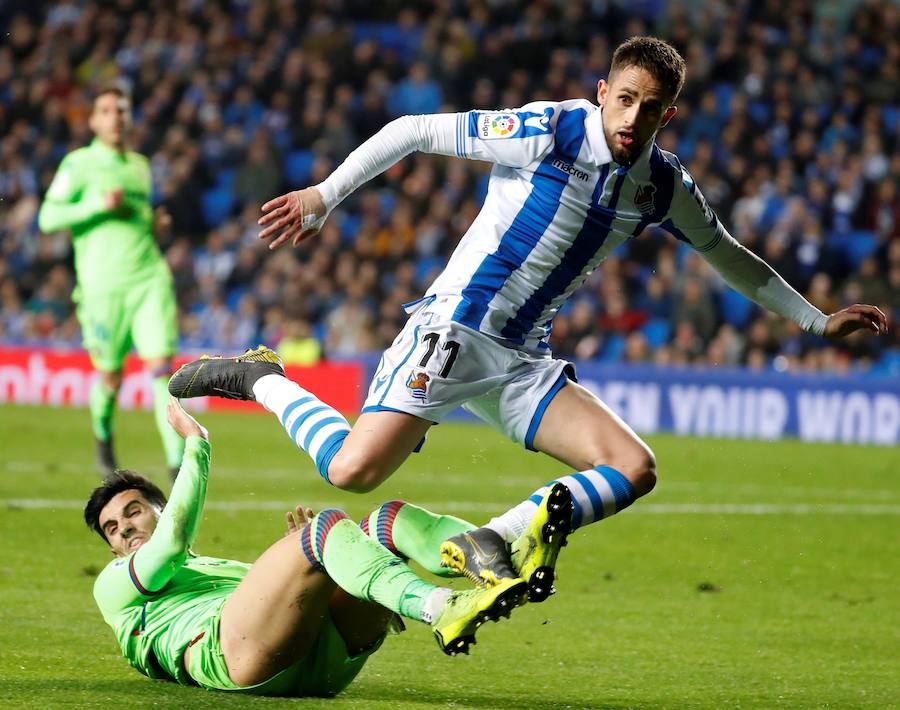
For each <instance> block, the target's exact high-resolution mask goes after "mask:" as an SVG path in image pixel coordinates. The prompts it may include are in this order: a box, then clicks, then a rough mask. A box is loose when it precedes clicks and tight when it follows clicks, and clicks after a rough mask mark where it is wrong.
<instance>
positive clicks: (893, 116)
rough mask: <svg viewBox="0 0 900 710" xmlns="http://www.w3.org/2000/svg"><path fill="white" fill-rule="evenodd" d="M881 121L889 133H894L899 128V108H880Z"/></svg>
mask: <svg viewBox="0 0 900 710" xmlns="http://www.w3.org/2000/svg"><path fill="white" fill-rule="evenodd" d="M881 120H882V122H883V123H884V127H885V128H886V129H887V130H888V132H889V133H896V132H897V127H898V126H900V106H882V107H881Z"/></svg>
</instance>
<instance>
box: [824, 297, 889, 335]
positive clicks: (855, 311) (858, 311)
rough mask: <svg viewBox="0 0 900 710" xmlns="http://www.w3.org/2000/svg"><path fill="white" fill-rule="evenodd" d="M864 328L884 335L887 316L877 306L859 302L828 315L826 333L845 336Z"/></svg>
mask: <svg viewBox="0 0 900 710" xmlns="http://www.w3.org/2000/svg"><path fill="white" fill-rule="evenodd" d="M862 328H866V329H868V330H871V331H872V332H873V333H875V335H884V334H885V333H887V329H888V322H887V316H886V315H884V312H883V311H882V310H881V309H880V308H878V307H876V306H867V305H865V304H860V303H857V304H856V305H853V306H848V307H847V308H844V309H843V310H840V311H838V312H837V313H832V314H831V315H830V316H828V320H827V321H826V322H825V335H826V336H827V337H829V338H843V337H845V336H847V335H850V333H855V332H856V331H857V330H860V329H862Z"/></svg>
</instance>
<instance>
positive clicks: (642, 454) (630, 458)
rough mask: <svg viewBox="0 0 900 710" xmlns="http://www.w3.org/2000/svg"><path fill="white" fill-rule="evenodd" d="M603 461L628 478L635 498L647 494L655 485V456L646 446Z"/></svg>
mask: <svg viewBox="0 0 900 710" xmlns="http://www.w3.org/2000/svg"><path fill="white" fill-rule="evenodd" d="M603 463H604V464H605V465H607V466H611V467H612V468H614V469H616V470H617V471H618V472H619V473H621V474H622V475H623V476H625V478H627V479H628V482H629V483H630V484H631V486H632V488H634V494H635V497H637V498H640V497H641V496H645V495H647V494H648V493H649V492H650V491H652V490H653V488H654V487H655V486H656V457H655V456H654V455H653V452H652V451H651V450H650V449H649V448H648V447H646V446H642V447H639V448H636V449H634V450H632V451H629V452H623V453H622V454H619V455H618V456H613V457H611V458H610V459H609V460H607V461H605V462H603Z"/></svg>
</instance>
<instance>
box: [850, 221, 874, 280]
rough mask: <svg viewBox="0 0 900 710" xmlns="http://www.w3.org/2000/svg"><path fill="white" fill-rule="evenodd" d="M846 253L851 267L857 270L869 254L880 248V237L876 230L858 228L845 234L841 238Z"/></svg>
mask: <svg viewBox="0 0 900 710" xmlns="http://www.w3.org/2000/svg"><path fill="white" fill-rule="evenodd" d="M841 242H842V244H841V246H842V248H843V250H844V255H845V256H846V257H847V261H849V262H850V268H851V270H853V271H856V270H857V269H858V268H859V265H860V264H861V263H862V262H863V259H865V258H866V257H868V256H871V255H872V254H874V253H875V251H876V250H877V249H878V237H876V236H875V233H874V232H866V231H863V230H857V231H855V232H850V233H849V234H846V235H844V237H843V239H842V240H841Z"/></svg>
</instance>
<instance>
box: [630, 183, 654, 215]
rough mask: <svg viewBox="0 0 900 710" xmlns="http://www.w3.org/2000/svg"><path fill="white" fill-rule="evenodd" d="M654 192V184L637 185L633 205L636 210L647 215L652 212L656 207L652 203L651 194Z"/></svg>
mask: <svg viewBox="0 0 900 710" xmlns="http://www.w3.org/2000/svg"><path fill="white" fill-rule="evenodd" d="M655 194H656V187H655V186H654V185H649V184H648V185H639V186H638V189H637V192H636V193H635V195H634V205H635V207H637V208H638V212H640V213H641V214H644V215H647V214H652V213H653V211H654V210H655V209H656V205H654V204H653V196H654V195H655Z"/></svg>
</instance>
